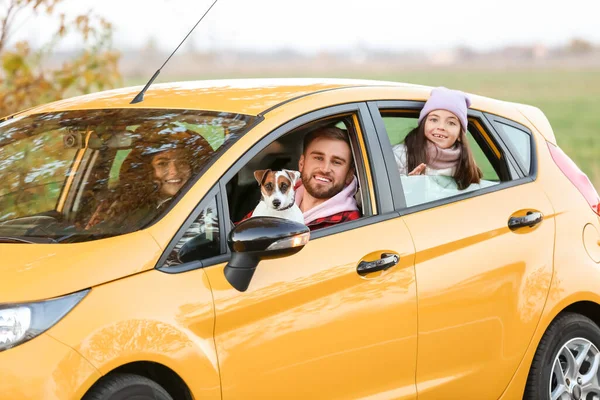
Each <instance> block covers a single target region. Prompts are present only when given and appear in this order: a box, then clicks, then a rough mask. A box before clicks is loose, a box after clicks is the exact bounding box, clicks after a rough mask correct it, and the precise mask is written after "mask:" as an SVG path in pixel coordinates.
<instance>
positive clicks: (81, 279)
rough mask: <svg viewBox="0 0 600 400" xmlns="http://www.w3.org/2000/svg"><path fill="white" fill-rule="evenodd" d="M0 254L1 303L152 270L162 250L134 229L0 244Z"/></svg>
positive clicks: (59, 293)
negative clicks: (87, 238) (76, 239)
mask: <svg viewBox="0 0 600 400" xmlns="http://www.w3.org/2000/svg"><path fill="white" fill-rule="evenodd" d="M132 249H133V250H138V251H132ZM140 249H143V250H144V251H139V250H140ZM0 253H1V254H2V263H1V264H0V275H1V276H2V279H0V304H2V303H6V302H11V303H19V302H28V301H38V300H43V299H49V298H53V297H58V296H62V295H65V294H68V293H73V292H77V291H79V290H83V289H87V288H89V287H93V286H95V285H100V284H102V283H105V282H109V281H112V280H115V279H119V278H122V277H124V276H128V275H132V274H136V273H139V272H141V271H145V270H149V269H152V268H154V266H155V263H156V260H157V259H158V257H160V254H161V253H162V250H161V249H160V248H159V247H158V245H157V244H156V241H155V240H154V239H153V238H152V236H150V235H149V234H148V232H145V231H138V232H134V233H130V234H127V235H121V236H118V237H112V238H107V239H102V240H96V241H91V242H84V243H75V244H67V243H65V244H57V245H53V244H4V243H0ZM100 254H101V255H103V256H102V257H100V256H99V255H100Z"/></svg>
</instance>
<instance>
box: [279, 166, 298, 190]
mask: <svg viewBox="0 0 600 400" xmlns="http://www.w3.org/2000/svg"><path fill="white" fill-rule="evenodd" d="M283 172H285V173H286V174H287V176H289V177H290V181H292V186H295V184H296V181H297V180H298V179H300V172H298V171H293V170H291V169H284V170H283Z"/></svg>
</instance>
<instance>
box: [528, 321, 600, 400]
mask: <svg viewBox="0 0 600 400" xmlns="http://www.w3.org/2000/svg"><path fill="white" fill-rule="evenodd" d="M599 349H600V328H598V326H597V325H596V324H595V323H594V322H593V321H592V320H591V319H589V318H587V317H585V316H583V315H580V314H575V313H564V314H561V315H559V316H558V318H556V319H555V320H554V321H553V322H552V323H551V324H550V326H549V327H548V330H547V331H546V333H544V336H543V337H542V340H541V341H540V344H539V346H538V348H537V351H536V353H535V357H534V358H533V363H532V364H531V370H530V371H529V377H528V378H527V386H526V387H525V394H524V396H523V399H525V400H546V399H550V398H551V394H553V395H557V394H558V393H564V394H563V396H564V397H558V398H569V399H571V398H573V399H577V398H579V399H586V398H587V397H586V393H587V391H588V390H593V392H594V393H596V392H598V394H599V395H600V387H599V384H598V374H599V370H598V368H599V366H598V362H597V361H596V362H595V365H594V364H592V363H591V362H590V361H594V360H595V359H596V360H597V359H600V355H599V353H600V352H599ZM569 355H572V356H573V357H572V358H571V357H570V356H569ZM565 371H566V373H565ZM591 378H594V380H593V381H592V382H590V379H591ZM561 380H562V382H561ZM571 395H573V396H574V397H571Z"/></svg>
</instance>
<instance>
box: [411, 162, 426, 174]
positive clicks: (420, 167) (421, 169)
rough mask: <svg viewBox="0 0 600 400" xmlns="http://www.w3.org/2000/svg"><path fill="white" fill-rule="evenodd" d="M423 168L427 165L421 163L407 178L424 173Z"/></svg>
mask: <svg viewBox="0 0 600 400" xmlns="http://www.w3.org/2000/svg"><path fill="white" fill-rule="evenodd" d="M425 168H427V165H425V164H424V163H421V164H420V165H418V166H417V168H415V169H413V170H412V171H411V172H410V173H409V174H408V176H411V175H421V174H422V173H423V172H425Z"/></svg>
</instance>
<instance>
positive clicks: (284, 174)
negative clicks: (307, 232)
mask: <svg viewBox="0 0 600 400" xmlns="http://www.w3.org/2000/svg"><path fill="white" fill-rule="evenodd" d="M254 178H255V179H256V181H257V182H258V185H259V186H260V193H261V200H260V202H259V203H258V205H257V206H256V208H255V209H254V211H253V212H252V216H253V217H259V216H262V217H278V218H285V219H289V220H292V221H296V222H300V223H301V224H304V216H303V215H302V211H300V208H299V207H298V205H297V204H296V201H295V200H296V199H295V193H296V192H295V190H294V186H295V184H296V182H297V181H298V179H299V178H300V172H298V171H291V170H289V169H283V170H281V171H271V170H270V169H261V170H258V171H254Z"/></svg>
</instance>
